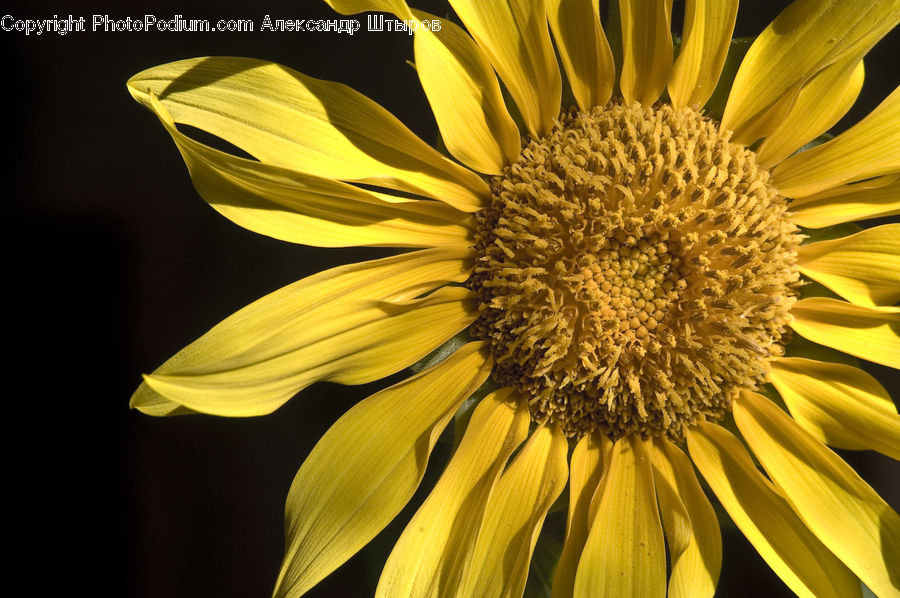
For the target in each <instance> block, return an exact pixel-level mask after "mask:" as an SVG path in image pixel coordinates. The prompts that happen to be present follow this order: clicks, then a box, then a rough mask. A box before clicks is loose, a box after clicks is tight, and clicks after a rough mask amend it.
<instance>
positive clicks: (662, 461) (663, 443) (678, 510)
mask: <svg viewBox="0 0 900 598" xmlns="http://www.w3.org/2000/svg"><path fill="white" fill-rule="evenodd" d="M652 458H653V481H654V484H655V485H656V496H657V497H658V498H659V508H660V513H661V514H662V521H663V526H664V528H665V531H666V540H667V543H668V546H669V558H670V561H671V563H672V564H671V568H672V575H671V577H670V578H669V593H668V596H669V598H702V597H704V596H712V595H713V594H715V591H716V583H717V582H718V581H719V571H720V570H721V568H722V535H721V533H720V532H719V522H718V520H717V519H716V512H715V511H714V510H713V507H712V505H711V504H709V500H708V499H707V498H706V495H705V494H703V489H702V488H700V484H699V482H697V477H696V476H695V475H694V468H693V467H691V462H690V460H689V459H688V458H687V457H686V456H685V455H684V453H682V452H681V451H680V450H678V449H677V448H676V447H675V445H673V444H672V443H670V442H669V441H667V440H656V441H655V442H654V445H653V452H652Z"/></svg>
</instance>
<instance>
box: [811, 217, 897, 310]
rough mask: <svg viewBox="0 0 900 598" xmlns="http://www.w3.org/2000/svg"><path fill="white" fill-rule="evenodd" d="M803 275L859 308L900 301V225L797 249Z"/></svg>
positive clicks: (892, 225) (867, 230)
mask: <svg viewBox="0 0 900 598" xmlns="http://www.w3.org/2000/svg"><path fill="white" fill-rule="evenodd" d="M797 256H798V258H799V261H798V262H797V264H798V267H799V268H800V271H801V272H803V273H804V274H806V275H807V276H809V277H810V278H812V279H813V280H815V281H817V282H820V283H822V284H824V285H825V286H826V287H828V288H829V289H831V290H832V291H834V292H835V293H837V294H839V295H841V296H842V297H844V298H845V299H847V300H848V301H852V302H853V303H856V304H859V305H893V304H895V303H897V301H900V224H885V225H884V226H876V227H874V228H869V229H866V230H864V231H860V232H858V233H856V234H854V235H850V236H848V237H844V238H842V239H833V240H831V241H819V242H817V243H810V244H808V245H802V246H800V247H799V248H797Z"/></svg>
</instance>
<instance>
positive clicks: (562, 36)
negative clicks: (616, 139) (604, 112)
mask: <svg viewBox="0 0 900 598" xmlns="http://www.w3.org/2000/svg"><path fill="white" fill-rule="evenodd" d="M546 1H547V18H548V19H549V20H550V29H551V30H552V31H553V37H554V38H555V39H556V47H557V48H558V49H559V57H560V59H562V63H563V67H565V69H566V74H567V75H568V77H569V85H570V86H571V88H572V94H573V95H574V96H575V101H576V102H578V107H579V108H581V111H582V112H590V110H591V108H593V107H594V106H605V105H606V103H607V102H608V101H609V98H610V96H612V91H613V87H615V75H616V66H615V64H614V62H613V55H612V50H610V47H609V42H608V41H607V40H606V34H604V33H603V27H601V26H600V15H599V12H598V10H597V8H598V7H597V3H596V2H595V1H593V0H546Z"/></svg>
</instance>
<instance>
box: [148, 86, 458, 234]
mask: <svg viewBox="0 0 900 598" xmlns="http://www.w3.org/2000/svg"><path fill="white" fill-rule="evenodd" d="M150 107H151V109H152V110H153V111H154V112H155V113H156V115H157V116H158V117H159V119H160V121H162V123H163V126H165V128H166V130H167V131H168V132H169V134H171V135H172V139H174V140H175V144H176V145H177V146H178V149H179V151H180V152H181V155H182V157H184V161H185V164H187V167H188V170H189V171H190V173H191V178H192V180H193V182H194V187H195V188H196V189H197V192H198V193H200V195H201V196H202V197H203V199H205V200H206V201H208V202H209V203H210V205H211V206H212V207H213V208H215V209H216V210H217V211H218V212H219V213H220V214H222V215H223V216H225V217H226V218H228V219H229V220H231V221H233V222H235V223H236V224H238V225H240V226H243V227H244V228H247V229H249V230H252V231H254V232H257V233H260V234H263V235H267V236H270V237H274V238H276V239H281V240H283V241H290V242H292V243H303V244H306V245H317V246H319V247H347V246H351V245H370V246H377V245H387V246H393V247H437V246H447V245H455V246H458V247H467V246H470V245H471V244H472V241H471V239H470V237H471V234H470V233H469V232H468V228H467V225H468V226H470V224H468V218H467V215H466V214H465V213H463V212H460V211H458V210H455V209H453V208H451V207H450V206H448V205H446V204H444V203H441V202H437V201H430V200H401V201H392V202H388V201H385V200H384V199H382V198H381V197H380V196H379V194H376V193H373V192H370V191H366V190H365V189H360V188H359V187H355V186H353V185H349V184H347V183H342V182H340V181H335V180H333V179H325V178H321V177H317V176H313V175H309V174H302V173H299V172H295V171H292V170H288V169H286V168H281V167H278V166H270V165H267V164H263V163H261V162H256V161H254V160H246V159H244V158H238V157H236V156H232V155H230V154H226V153H224V152H220V151H219V150H216V149H213V148H211V147H208V146H206V145H203V144H202V143H198V142H197V141H194V140H193V139H191V138H190V137H188V136H186V135H184V134H183V133H181V132H180V131H178V129H176V128H175V123H174V122H173V121H172V119H171V117H170V116H169V114H168V112H166V110H165V108H164V107H163V105H162V104H161V103H160V102H159V101H158V100H157V99H156V97H155V96H152V95H151V97H150Z"/></svg>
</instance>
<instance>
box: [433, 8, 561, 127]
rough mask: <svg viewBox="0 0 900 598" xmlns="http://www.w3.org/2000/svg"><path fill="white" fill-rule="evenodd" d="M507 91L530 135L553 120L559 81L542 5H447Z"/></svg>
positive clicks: (557, 110)
mask: <svg viewBox="0 0 900 598" xmlns="http://www.w3.org/2000/svg"><path fill="white" fill-rule="evenodd" d="M450 5H451V6H453V9H454V10H455V11H456V14H457V15H459V18H460V20H461V21H462V22H463V24H464V25H465V26H466V29H468V30H469V33H471V34H472V37H474V38H475V41H476V42H478V45H479V47H481V49H482V50H484V53H485V54H486V55H487V57H488V59H489V60H490V61H491V64H492V65H494V68H495V69H496V70H497V74H499V75H500V78H501V79H502V80H503V83H505V84H506V87H507V89H509V94H510V95H511V96H512V98H513V100H515V102H516V105H517V106H518V107H519V111H520V112H521V113H522V118H524V119H525V124H526V126H527V127H528V130H529V131H530V132H531V133H532V134H536V135H545V134H546V133H548V132H549V131H550V128H551V127H552V126H553V120H554V119H555V118H556V117H557V116H559V103H560V98H561V96H562V82H561V79H560V74H559V66H558V65H557V62H556V54H555V53H554V52H553V46H552V44H551V43H550V33H549V32H548V31H547V18H546V15H545V12H544V0H450Z"/></svg>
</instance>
